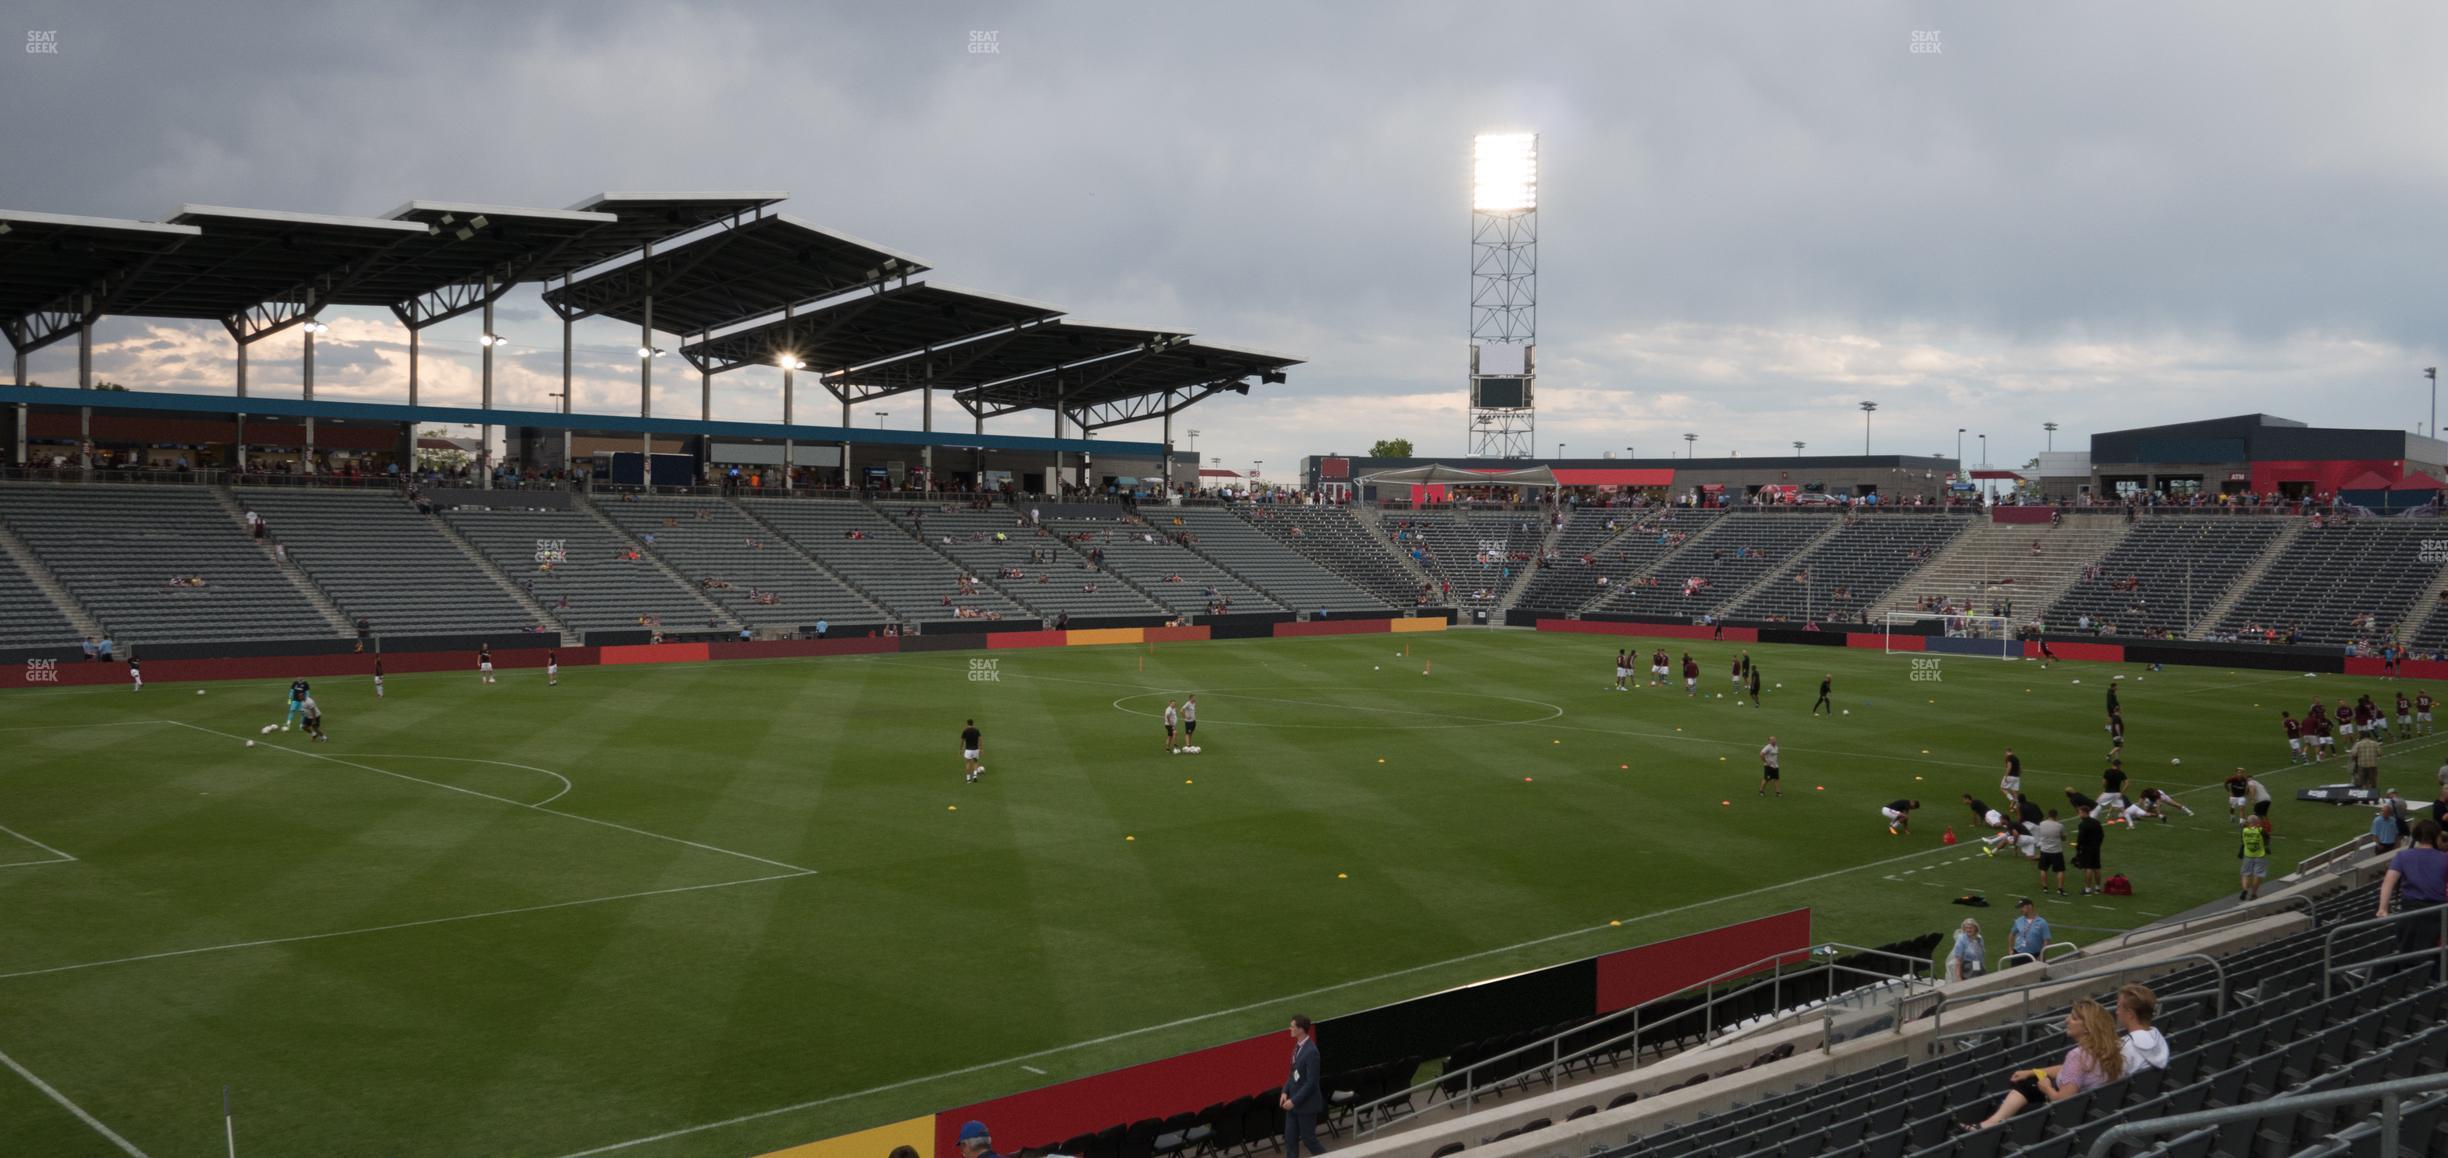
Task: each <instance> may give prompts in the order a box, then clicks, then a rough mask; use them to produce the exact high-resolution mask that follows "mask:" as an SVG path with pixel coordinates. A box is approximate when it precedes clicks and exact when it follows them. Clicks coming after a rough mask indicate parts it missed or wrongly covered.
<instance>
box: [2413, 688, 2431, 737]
mask: <svg viewBox="0 0 2448 1158" xmlns="http://www.w3.org/2000/svg"><path fill="white" fill-rule="evenodd" d="M2414 729H2415V731H2416V732H2417V733H2418V734H2421V735H2425V736H2428V735H2430V734H2431V693H2429V692H2416V693H2414Z"/></svg>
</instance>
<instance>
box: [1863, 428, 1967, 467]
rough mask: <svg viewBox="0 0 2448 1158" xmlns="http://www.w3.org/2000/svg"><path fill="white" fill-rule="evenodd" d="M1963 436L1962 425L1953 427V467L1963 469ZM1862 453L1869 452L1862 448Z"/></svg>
mask: <svg viewBox="0 0 2448 1158" xmlns="http://www.w3.org/2000/svg"><path fill="white" fill-rule="evenodd" d="M1963 436H1964V428H1963V427H1960V426H1958V427H1956V428H1955V467H1956V469H1957V470H1961V469H1963ZM1863 453H1865V454H1867V453H1869V452H1868V451H1867V450H1864V451H1863Z"/></svg>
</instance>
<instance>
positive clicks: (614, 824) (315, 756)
mask: <svg viewBox="0 0 2448 1158" xmlns="http://www.w3.org/2000/svg"><path fill="white" fill-rule="evenodd" d="M163 722H164V723H168V724H176V725H178V726H179V727H182V728H187V729H189V730H192V731H197V732H202V733H204V734H205V735H207V736H219V737H221V738H222V739H224V740H237V741H239V742H241V743H244V742H247V740H248V737H245V736H236V735H232V734H230V733H228V732H222V731H217V730H215V729H212V728H207V727H203V726H201V725H198V724H190V723H187V722H186V721H184V720H165V721H163ZM271 748H272V750H273V751H275V752H286V753H288V754H289V755H292V756H304V757H306V758H307V759H309V760H323V761H326V762H329V763H333V764H338V765H340V766H341V767H344V768H355V769H357V770H358V771H360V772H372V773H374V774H376V775H378V776H389V777H391V778H393V779H395V780H406V781H408V782H409V783H412V784H422V785H425V786H426V787H428V788H440V789H443V790H445V791H449V792H457V793H460V794H461V795H464V796H474V797H476V798H478V799H480V800H490V801H493V802H494V803H496V804H507V805H509V806H511V807H512V808H524V809H528V810H530V811H533V812H541V813H544V814H546V815H549V816H560V817H566V818H568V819H570V820H576V821H582V822H584V823H587V824H594V825H600V826H602V827H604V828H611V829H618V830H620V831H622V832H626V833H631V834H633V835H636V836H645V837H652V838H654V839H656V840H662V841H669V842H671V843H673V844H684V845H687V846H688V847H690V848H694V849H702V850H704V851H706V852H716V853H721V854H723V855H724V856H735V857H738V858H740V859H741V860H752V861H755V862H756V863H758V864H761V865H766V866H768V867H771V868H778V869H789V870H790V871H791V873H792V874H794V875H801V876H804V875H807V874H809V873H813V872H815V871H816V870H815V869H812V868H808V867H807V866H805V865H795V864H788V863H785V862H783V861H778V860H772V859H769V858H766V857H761V856H758V855H756V854H755V853H747V852H741V851H739V850H738V849H735V848H723V847H721V846H720V845H712V844H706V843H703V842H701V841H694V840H690V839H688V838H687V837H681V836H672V835H669V834H666V833H661V832H649V831H647V830H646V829H643V828H632V827H630V826H628V825H626V824H622V823H620V822H618V821H612V820H604V819H601V818H598V817H593V816H585V815H581V814H579V813H575V812H563V811H562V810H560V809H558V808H546V807H544V806H543V805H542V804H529V803H527V802H526V801H524V800H512V799H510V798H509V797H507V796H495V795H493V794H492V793H490V792H478V791H477V790H475V789H473V788H462V787H460V786H458V785H456V784H445V783H443V782H441V781H439V780H427V779H425V778H424V777H422V776H411V775H409V774H407V773H405V772H393V771H391V770H390V769H388V768H377V767H375V766H373V765H371V764H360V763H357V762H356V761H354V760H343V759H341V758H339V757H337V756H326V755H324V754H323V753H321V752H310V751H307V750H306V749H303V748H290V747H286V746H283V745H279V744H274V745H271Z"/></svg>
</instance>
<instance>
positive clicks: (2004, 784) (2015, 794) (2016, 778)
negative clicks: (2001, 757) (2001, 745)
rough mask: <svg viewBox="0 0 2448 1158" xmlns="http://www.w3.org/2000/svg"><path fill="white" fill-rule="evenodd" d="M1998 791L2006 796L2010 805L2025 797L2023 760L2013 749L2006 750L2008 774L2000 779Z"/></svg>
mask: <svg viewBox="0 0 2448 1158" xmlns="http://www.w3.org/2000/svg"><path fill="white" fill-rule="evenodd" d="M1998 791H2000V792H2003V793H2005V794H2006V803H2007V804H2008V805H2012V804H2013V803H2014V802H2015V801H2017V800H2019V799H2022V797H2023V758H2022V757H2021V756H2017V755H2015V754H2014V749H2012V748H2008V749H2006V774H2005V775H2003V776H2000V777H1998Z"/></svg>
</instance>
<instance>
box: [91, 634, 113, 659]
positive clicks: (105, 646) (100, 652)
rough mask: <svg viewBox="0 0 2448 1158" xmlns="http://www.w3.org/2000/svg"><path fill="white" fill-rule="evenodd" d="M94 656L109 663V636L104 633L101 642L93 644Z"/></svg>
mask: <svg viewBox="0 0 2448 1158" xmlns="http://www.w3.org/2000/svg"><path fill="white" fill-rule="evenodd" d="M94 657H95V658H97V659H99V660H101V661H102V662H104V663H109V662H110V658H111V637H109V636H107V635H105V636H103V637H102V642H100V643H97V644H95V645H94Z"/></svg>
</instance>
